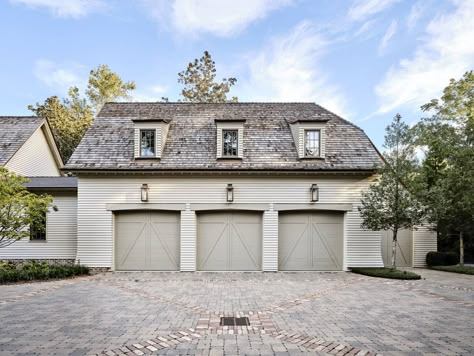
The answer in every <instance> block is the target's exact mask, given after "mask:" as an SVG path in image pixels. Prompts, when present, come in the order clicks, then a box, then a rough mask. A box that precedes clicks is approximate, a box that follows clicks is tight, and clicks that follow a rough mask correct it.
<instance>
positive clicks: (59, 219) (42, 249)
mask: <svg viewBox="0 0 474 356" xmlns="http://www.w3.org/2000/svg"><path fill="white" fill-rule="evenodd" d="M51 195H53V197H54V204H55V205H56V206H57V208H58V211H54V210H52V209H51V211H50V212H48V214H47V216H46V242H43V241H32V242H30V240H29V238H25V239H22V240H20V241H16V242H14V243H13V244H12V245H10V246H8V247H5V248H0V259H74V258H75V257H76V245H77V198H76V196H75V195H74V194H67V193H56V194H53V193H51Z"/></svg>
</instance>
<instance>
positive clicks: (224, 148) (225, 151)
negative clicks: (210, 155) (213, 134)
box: [216, 120, 245, 159]
mask: <svg viewBox="0 0 474 356" xmlns="http://www.w3.org/2000/svg"><path fill="white" fill-rule="evenodd" d="M244 122H245V121H244V120H239V121H228V120H222V121H220V120H216V128H217V152H216V157H217V158H221V159H242V158H243V156H244Z"/></svg>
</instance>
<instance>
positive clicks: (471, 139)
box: [414, 71, 474, 264]
mask: <svg viewBox="0 0 474 356" xmlns="http://www.w3.org/2000/svg"><path fill="white" fill-rule="evenodd" d="M422 110H423V111H425V112H427V113H432V115H431V116H429V117H426V118H423V119H422V120H421V121H420V123H419V124H418V125H416V127H415V128H414V133H415V135H416V138H417V144H418V145H419V146H420V147H421V148H422V149H423V151H424V153H425V159H424V160H423V162H422V164H421V167H420V170H419V173H418V174H417V176H416V183H417V185H416V188H417V189H416V192H417V195H418V196H419V197H420V199H421V200H423V202H424V204H426V205H427V206H428V207H429V215H428V218H429V220H430V222H431V223H432V224H434V225H435V226H436V228H437V230H438V232H440V233H441V234H442V235H443V236H451V237H452V236H458V237H459V238H460V255H461V264H462V263H463V255H464V251H463V248H462V245H463V243H464V241H463V240H464V237H468V238H469V237H470V238H471V239H472V236H473V235H474V73H473V72H472V71H469V72H466V73H465V74H464V76H463V77H462V78H461V79H459V80H454V79H451V81H450V82H449V85H448V86H447V87H446V88H445V89H444V91H443V95H442V96H441V98H440V99H433V100H431V101H430V102H429V103H428V104H426V105H423V106H422Z"/></svg>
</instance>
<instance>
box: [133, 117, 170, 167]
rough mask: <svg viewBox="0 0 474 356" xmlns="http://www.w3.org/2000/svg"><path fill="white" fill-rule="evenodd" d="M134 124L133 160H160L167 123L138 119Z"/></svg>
mask: <svg viewBox="0 0 474 356" xmlns="http://www.w3.org/2000/svg"><path fill="white" fill-rule="evenodd" d="M133 124H134V130H135V131H134V157H135V159H150V158H151V159H153V158H155V159H156V158H161V153H162V152H163V147H164V145H165V141H166V136H167V135H168V128H169V122H165V121H163V120H148V119H138V120H133Z"/></svg>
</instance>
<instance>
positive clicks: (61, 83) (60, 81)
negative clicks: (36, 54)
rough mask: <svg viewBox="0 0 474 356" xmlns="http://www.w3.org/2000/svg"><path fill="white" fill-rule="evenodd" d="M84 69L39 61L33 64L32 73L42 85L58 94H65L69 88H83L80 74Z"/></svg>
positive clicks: (71, 65) (82, 78) (82, 79)
mask: <svg viewBox="0 0 474 356" xmlns="http://www.w3.org/2000/svg"><path fill="white" fill-rule="evenodd" d="M84 69H85V68H84V67H83V66H82V65H78V64H69V65H67V66H60V65H58V64H57V63H54V62H52V61H49V60H45V59H40V60H37V61H36V62H35V65H34V69H33V73H34V75H35V77H36V78H37V79H38V80H40V81H41V82H42V83H44V84H46V85H47V86H49V87H51V88H53V89H55V90H57V91H58V94H64V93H67V91H68V89H69V88H70V87H71V86H78V87H80V88H82V87H85V81H86V80H85V78H84V77H83V76H82V75H81V72H84V73H86V71H85V70H84Z"/></svg>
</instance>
